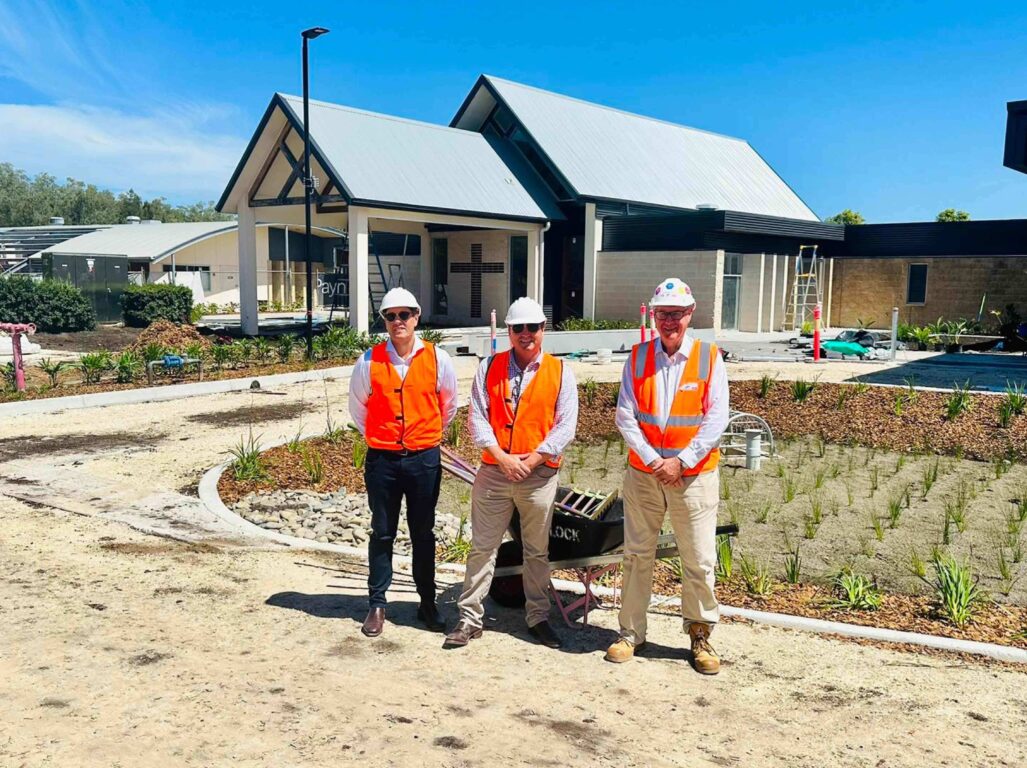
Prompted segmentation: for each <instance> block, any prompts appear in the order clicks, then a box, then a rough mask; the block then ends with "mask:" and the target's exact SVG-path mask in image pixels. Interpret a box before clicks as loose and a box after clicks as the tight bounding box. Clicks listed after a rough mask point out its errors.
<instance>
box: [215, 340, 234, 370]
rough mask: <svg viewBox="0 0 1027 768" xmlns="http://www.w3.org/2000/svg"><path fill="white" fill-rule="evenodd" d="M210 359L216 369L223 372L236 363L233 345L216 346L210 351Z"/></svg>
mask: <svg viewBox="0 0 1027 768" xmlns="http://www.w3.org/2000/svg"><path fill="white" fill-rule="evenodd" d="M210 359H211V360H212V361H213V362H214V368H215V369H216V370H219V371H220V370H221V369H222V368H224V367H225V366H229V365H231V364H232V363H233V362H234V361H235V351H234V348H233V347H232V345H231V344H215V345H214V347H213V348H212V349H211V351H210Z"/></svg>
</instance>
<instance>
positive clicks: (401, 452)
mask: <svg viewBox="0 0 1027 768" xmlns="http://www.w3.org/2000/svg"><path fill="white" fill-rule="evenodd" d="M438 447H439V446H437V445H433V446H432V447H431V448H421V449H420V450H416V451H412V450H410V449H409V448H400V449H398V450H395V451H393V450H388V449H385V448H368V449H367V452H368V453H371V452H374V453H377V454H380V455H382V456H389V457H393V458H401V457H402V458H405V457H407V456H416V455H417V454H419V453H425V452H426V451H434V450H437V449H438Z"/></svg>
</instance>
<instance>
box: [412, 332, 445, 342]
mask: <svg viewBox="0 0 1027 768" xmlns="http://www.w3.org/2000/svg"><path fill="white" fill-rule="evenodd" d="M417 335H418V336H420V337H421V341H425V342H427V343H429V344H441V343H442V342H443V341H445V340H446V334H444V333H443V332H442V331H440V330H439V329H438V328H422V329H421V330H420V331H418V332H417Z"/></svg>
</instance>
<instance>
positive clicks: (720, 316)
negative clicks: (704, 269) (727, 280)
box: [713, 251, 724, 334]
mask: <svg viewBox="0 0 1027 768" xmlns="http://www.w3.org/2000/svg"><path fill="white" fill-rule="evenodd" d="M716 264H717V267H716V272H715V274H714V278H713V279H714V283H713V332H714V333H715V334H718V333H720V326H721V323H722V322H723V320H724V251H717V262H716Z"/></svg>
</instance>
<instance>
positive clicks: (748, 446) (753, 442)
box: [745, 429, 763, 472]
mask: <svg viewBox="0 0 1027 768" xmlns="http://www.w3.org/2000/svg"><path fill="white" fill-rule="evenodd" d="M761 458H763V430H760V429H747V430H745V468H746V469H752V470H755V471H757V472H758V471H759V469H760V459H761Z"/></svg>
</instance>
